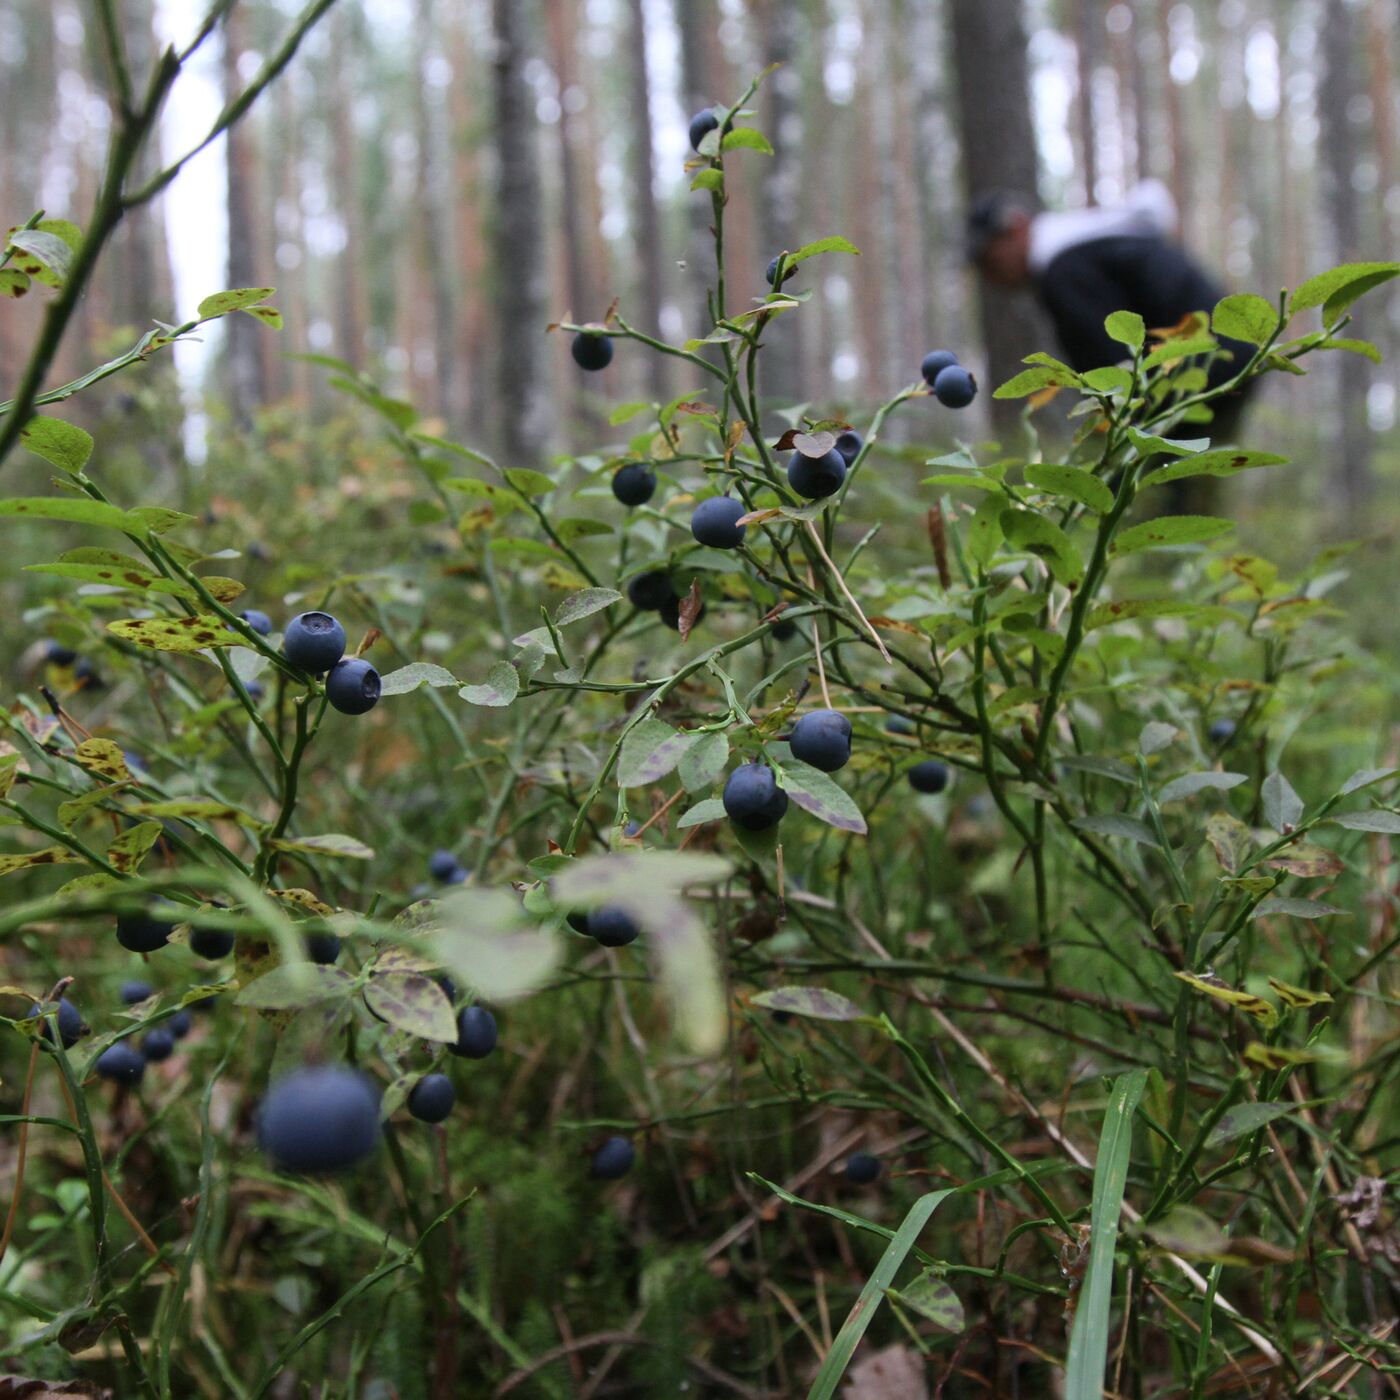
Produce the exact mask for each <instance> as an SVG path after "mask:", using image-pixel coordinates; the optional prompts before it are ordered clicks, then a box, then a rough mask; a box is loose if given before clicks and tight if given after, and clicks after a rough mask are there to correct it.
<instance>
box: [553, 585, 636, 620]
mask: <svg viewBox="0 0 1400 1400" xmlns="http://www.w3.org/2000/svg"><path fill="white" fill-rule="evenodd" d="M621 601H622V594H621V593H619V592H618V591H617V589H615V588H583V589H580V590H579V591H578V592H577V593H571V594H569V596H568V597H567V598H565V599H564V601H563V602H562V603H560V604H559V606H558V607H557V608H556V609H555V610H554V625H555V626H556V627H567V626H568V625H569V623H571V622H579V621H582V619H583V618H585V617H592V616H593V614H594V613H596V612H602V610H603V609H604V608H610V607H612V605H613V604H614V603H620V602H621Z"/></svg>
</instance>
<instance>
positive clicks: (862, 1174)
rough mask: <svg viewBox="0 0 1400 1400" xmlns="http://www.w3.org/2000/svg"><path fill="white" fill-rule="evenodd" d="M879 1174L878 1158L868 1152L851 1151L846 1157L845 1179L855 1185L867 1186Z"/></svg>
mask: <svg viewBox="0 0 1400 1400" xmlns="http://www.w3.org/2000/svg"><path fill="white" fill-rule="evenodd" d="M879 1175H880V1159H879V1158H878V1157H872V1156H871V1155H870V1153H868V1152H852V1153H851V1155H850V1156H849V1157H847V1158H846V1180H847V1181H849V1182H851V1183H852V1184H854V1185H856V1186H869V1185H870V1183H871V1182H872V1181H874V1180H875V1179H876V1178H877V1177H878V1176H879Z"/></svg>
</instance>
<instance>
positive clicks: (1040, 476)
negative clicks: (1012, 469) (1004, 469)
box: [1026, 463, 1113, 515]
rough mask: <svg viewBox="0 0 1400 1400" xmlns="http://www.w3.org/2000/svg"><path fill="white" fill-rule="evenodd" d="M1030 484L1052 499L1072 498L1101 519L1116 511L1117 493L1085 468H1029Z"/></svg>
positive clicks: (1027, 471) (1039, 465) (1041, 464)
mask: <svg viewBox="0 0 1400 1400" xmlns="http://www.w3.org/2000/svg"><path fill="white" fill-rule="evenodd" d="M1026 481H1027V482H1028V483H1029V484H1030V485H1032V486H1034V487H1036V488H1037V489H1039V490H1041V491H1048V492H1050V494H1051V495H1054V496H1069V497H1070V498H1071V499H1072V500H1076V501H1078V502H1079V503H1080V504H1081V505H1085V506H1088V507H1089V509H1090V510H1092V511H1095V512H1097V513H1098V514H1099V515H1103V514H1105V513H1106V512H1108V511H1110V510H1112V509H1113V492H1112V491H1111V490H1109V488H1108V485H1107V484H1106V483H1105V482H1103V481H1100V480H1099V478H1098V477H1096V476H1094V475H1093V474H1092V473H1090V472H1087V471H1085V470H1084V468H1083V467H1066V466H1056V465H1053V464H1047V463H1038V464H1036V465H1035V466H1030V467H1027V468H1026Z"/></svg>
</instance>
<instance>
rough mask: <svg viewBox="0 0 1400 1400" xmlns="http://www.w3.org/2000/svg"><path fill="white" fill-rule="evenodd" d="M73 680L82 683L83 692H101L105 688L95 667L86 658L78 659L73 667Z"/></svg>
mask: <svg viewBox="0 0 1400 1400" xmlns="http://www.w3.org/2000/svg"><path fill="white" fill-rule="evenodd" d="M73 679H74V680H75V681H82V682H83V689H84V690H103V689H105V688H106V687H105V685H104V683H103V680H102V677H101V676H99V675H98V674H97V667H96V666H94V665H93V664H92V662H91V661H89V660H88V659H87V657H86V656H80V657H79V658H78V664H77V665H76V666H74V667H73Z"/></svg>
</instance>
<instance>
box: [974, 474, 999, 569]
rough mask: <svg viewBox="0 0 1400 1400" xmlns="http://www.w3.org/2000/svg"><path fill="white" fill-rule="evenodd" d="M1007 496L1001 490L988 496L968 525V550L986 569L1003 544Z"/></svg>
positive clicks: (975, 560) (976, 561)
mask: <svg viewBox="0 0 1400 1400" xmlns="http://www.w3.org/2000/svg"><path fill="white" fill-rule="evenodd" d="M1005 499H1006V498H1005V497H1004V496H1002V495H1001V494H1000V493H999V492H998V493H997V494H996V495H993V496H988V497H987V498H986V499H985V500H984V501H983V502H982V503H981V504H980V505H979V506H978V507H977V510H976V512H975V513H974V514H973V517H972V519H971V520H970V521H969V522H968V525H967V552H968V553H969V554H970V555H971V556H972V558H973V561H974V562H975V563H977V564H980V565H981V566H982V567H983V568H984V569H985V568H986V567H987V566H988V565H989V564H990V563H991V562H992V559H993V557H994V556H995V554H996V552H997V546H998V545H1000V544H1001V513H1002V509H1003V503H1004V502H1005Z"/></svg>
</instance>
